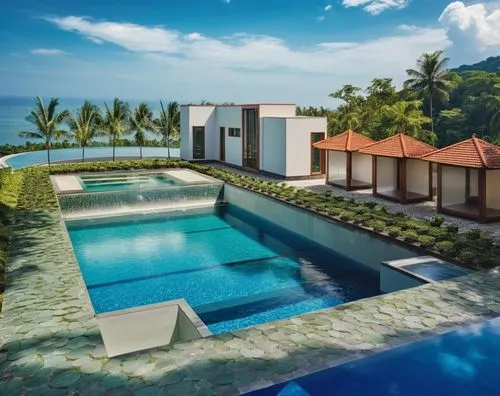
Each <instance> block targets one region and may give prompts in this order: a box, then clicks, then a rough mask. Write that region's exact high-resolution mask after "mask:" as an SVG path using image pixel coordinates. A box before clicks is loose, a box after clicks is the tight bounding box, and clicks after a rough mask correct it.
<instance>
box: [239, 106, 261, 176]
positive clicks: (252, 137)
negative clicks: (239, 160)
mask: <svg viewBox="0 0 500 396" xmlns="http://www.w3.org/2000/svg"><path fill="white" fill-rule="evenodd" d="M257 123H258V113H257V109H243V166H245V167H248V168H253V169H259V128H258V124H257Z"/></svg>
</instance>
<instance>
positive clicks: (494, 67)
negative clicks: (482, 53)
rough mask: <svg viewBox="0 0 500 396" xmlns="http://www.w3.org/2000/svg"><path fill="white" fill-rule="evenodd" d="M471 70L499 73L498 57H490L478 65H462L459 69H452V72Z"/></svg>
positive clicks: (499, 60)
mask: <svg viewBox="0 0 500 396" xmlns="http://www.w3.org/2000/svg"><path fill="white" fill-rule="evenodd" d="M472 70H478V71H485V72H490V73H498V72H499V71H500V56H490V57H489V58H488V59H485V60H483V61H481V62H478V63H474V64H473V65H462V66H460V67H457V68H456V69H452V71H454V72H457V73H462V72H466V71H472Z"/></svg>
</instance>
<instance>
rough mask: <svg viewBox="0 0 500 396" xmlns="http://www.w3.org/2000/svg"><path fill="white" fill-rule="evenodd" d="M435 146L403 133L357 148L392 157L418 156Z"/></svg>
mask: <svg viewBox="0 0 500 396" xmlns="http://www.w3.org/2000/svg"><path fill="white" fill-rule="evenodd" d="M435 150H436V148H435V147H432V146H429V145H428V144H426V143H424V142H421V141H420V140H417V139H415V138H412V137H411V136H408V135H405V134H404V133H398V134H397V135H394V136H391V137H388V138H387V139H384V140H380V141H378V142H375V143H373V144H370V145H369V146H366V147H365V148H362V149H361V150H359V152H360V153H363V154H371V155H380V156H383V157H394V158H420V157H422V156H423V155H425V154H429V153H431V152H433V151H435Z"/></svg>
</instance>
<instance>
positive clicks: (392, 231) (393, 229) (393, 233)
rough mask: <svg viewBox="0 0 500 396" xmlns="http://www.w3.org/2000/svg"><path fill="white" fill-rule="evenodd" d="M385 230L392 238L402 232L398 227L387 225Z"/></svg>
mask: <svg viewBox="0 0 500 396" xmlns="http://www.w3.org/2000/svg"><path fill="white" fill-rule="evenodd" d="M386 232H387V233H388V234H389V235H390V236H391V237H393V238H397V237H400V236H401V235H402V234H403V231H401V228H399V227H388V228H387V230H386Z"/></svg>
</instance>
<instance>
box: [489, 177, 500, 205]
mask: <svg viewBox="0 0 500 396" xmlns="http://www.w3.org/2000/svg"><path fill="white" fill-rule="evenodd" d="M486 207H487V208H491V209H499V210H500V170H488V171H486Z"/></svg>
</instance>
